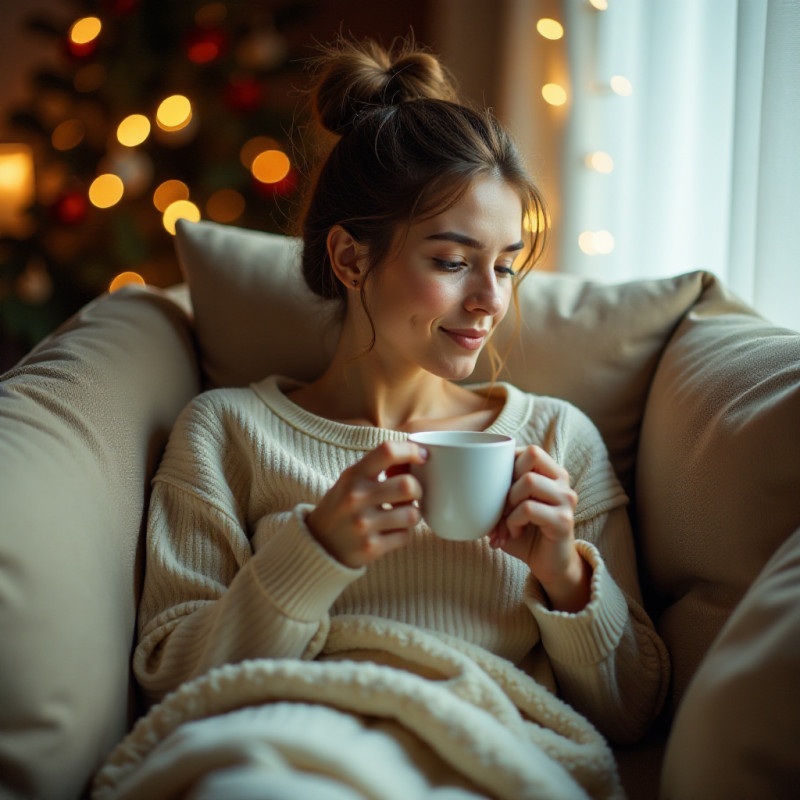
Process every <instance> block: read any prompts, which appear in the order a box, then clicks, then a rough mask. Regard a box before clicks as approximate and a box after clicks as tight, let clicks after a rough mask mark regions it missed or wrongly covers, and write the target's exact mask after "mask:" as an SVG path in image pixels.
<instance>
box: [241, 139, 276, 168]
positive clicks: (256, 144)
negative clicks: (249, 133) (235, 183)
mask: <svg viewBox="0 0 800 800" xmlns="http://www.w3.org/2000/svg"><path fill="white" fill-rule="evenodd" d="M277 149H278V143H277V142H276V141H275V140H274V139H270V137H269V136H254V137H253V138H252V139H248V140H247V141H246V142H245V143H244V144H243V145H242V149H241V150H240V151H239V160H240V161H241V162H242V165H243V166H244V167H245V168H246V169H250V168H251V167H252V166H253V162H254V161H255V160H256V156H257V155H258V154H259V153H263V152H264V151H265V150H277Z"/></svg>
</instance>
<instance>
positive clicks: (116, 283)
mask: <svg viewBox="0 0 800 800" xmlns="http://www.w3.org/2000/svg"><path fill="white" fill-rule="evenodd" d="M131 284H136V285H138V286H144V285H145V280H144V278H143V277H142V276H141V275H140V274H139V273H138V272H120V274H119V275H117V277H116V278H114V280H113V281H111V283H110V284H109V287H108V291H109V292H116V291H117V289H121V288H122V287H123V286H130V285H131Z"/></svg>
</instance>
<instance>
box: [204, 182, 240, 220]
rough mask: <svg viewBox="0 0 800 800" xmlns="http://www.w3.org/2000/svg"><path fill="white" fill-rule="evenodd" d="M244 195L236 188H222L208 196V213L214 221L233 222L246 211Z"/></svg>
mask: <svg viewBox="0 0 800 800" xmlns="http://www.w3.org/2000/svg"><path fill="white" fill-rule="evenodd" d="M244 207H245V202H244V197H242V195H241V194H240V193H239V192H237V191H236V190H235V189H220V190H219V191H218V192H214V194H212V195H211V197H209V198H208V202H207V203H206V213H207V214H208V216H209V219H213V220H214V222H233V221H234V220H236V219H238V218H239V217H241V216H242V214H243V213H244Z"/></svg>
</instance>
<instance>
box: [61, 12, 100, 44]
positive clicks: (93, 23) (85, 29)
mask: <svg viewBox="0 0 800 800" xmlns="http://www.w3.org/2000/svg"><path fill="white" fill-rule="evenodd" d="M102 28H103V24H102V23H101V22H100V19H99V18H98V17H82V18H81V19H78V20H75V22H73V23H72V26H71V27H70V29H69V38H70V41H71V42H73V44H89V42H92V41H94V40H95V39H96V38H97V37H98V36H99V35H100V31H101V30H102Z"/></svg>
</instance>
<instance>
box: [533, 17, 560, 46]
mask: <svg viewBox="0 0 800 800" xmlns="http://www.w3.org/2000/svg"><path fill="white" fill-rule="evenodd" d="M536 30H537V31H539V35H540V36H544V38H545V39H551V40H553V41H555V40H556V39H560V38H561V37H562V36H563V35H564V26H563V25H562V24H561V23H560V22H558V21H556V20H554V19H550V18H549V17H542V19H540V20H539V21H538V22H537V23H536Z"/></svg>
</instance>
